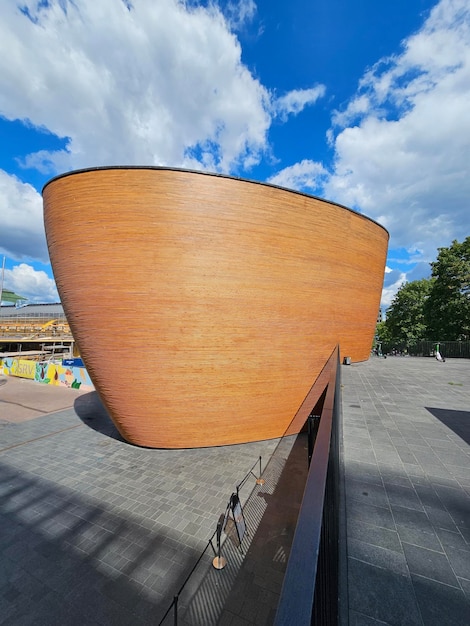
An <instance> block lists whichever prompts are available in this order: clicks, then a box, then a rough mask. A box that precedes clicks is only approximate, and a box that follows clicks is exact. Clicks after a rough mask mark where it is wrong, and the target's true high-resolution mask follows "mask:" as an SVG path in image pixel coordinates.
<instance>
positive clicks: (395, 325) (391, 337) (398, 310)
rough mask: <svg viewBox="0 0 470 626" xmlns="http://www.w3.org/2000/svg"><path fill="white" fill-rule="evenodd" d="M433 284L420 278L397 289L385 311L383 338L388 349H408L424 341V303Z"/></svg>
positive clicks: (425, 332)
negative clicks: (384, 333)
mask: <svg viewBox="0 0 470 626" xmlns="http://www.w3.org/2000/svg"><path fill="white" fill-rule="evenodd" d="M433 284H434V279H432V278H422V279H421V280H414V281H412V282H409V283H404V284H403V285H402V286H401V287H400V288H399V290H398V292H397V294H396V295H395V297H394V299H393V300H392V304H391V305H390V307H389V309H388V310H387V319H386V322H385V326H386V331H387V333H388V336H387V335H385V336H384V341H386V343H387V346H388V347H389V348H391V347H396V348H397V349H404V348H409V347H411V346H414V345H415V344H416V343H417V342H418V341H421V340H422V339H426V335H427V324H426V318H425V303H426V301H427V299H428V297H429V294H430V293H431V290H432V288H433ZM392 344H395V345H394V346H393V345H392Z"/></svg>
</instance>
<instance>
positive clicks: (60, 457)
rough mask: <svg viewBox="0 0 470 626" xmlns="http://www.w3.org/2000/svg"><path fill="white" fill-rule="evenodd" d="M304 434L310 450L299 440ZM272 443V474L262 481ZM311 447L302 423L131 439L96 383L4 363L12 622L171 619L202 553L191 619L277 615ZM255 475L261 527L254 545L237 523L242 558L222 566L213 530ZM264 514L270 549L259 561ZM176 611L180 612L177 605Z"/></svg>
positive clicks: (0, 415) (262, 619)
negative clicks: (177, 441) (53, 380)
mask: <svg viewBox="0 0 470 626" xmlns="http://www.w3.org/2000/svg"><path fill="white" fill-rule="evenodd" d="M57 392H59V394H58V395H54V394H57ZM67 393H68V394H69V395H68V396H67V395H66V394H67ZM59 396H60V397H59ZM35 402H36V405H35ZM66 406H68V408H64V407H66ZM58 409H59V410H58ZM49 411H51V412H49ZM190 427H191V414H190V411H188V428H190ZM299 446H300V449H301V452H302V462H301V463H299V461H298V457H299V455H298V454H293V453H292V452H295V451H296V450H297V449H299ZM260 456H261V463H262V470H263V476H264V478H265V481H266V482H265V484H264V485H262V486H257V485H256V482H255V478H256V476H257V475H259V464H258V462H259V457H260ZM306 456H307V452H306V443H305V441H303V439H302V437H300V438H296V437H288V438H285V439H283V440H279V439H276V440H272V441H266V442H257V443H249V444H244V445H236V446H226V447H219V448H207V449H190V450H152V449H144V448H139V447H136V446H132V445H130V444H128V443H126V442H124V441H123V440H122V439H121V437H120V436H119V434H118V433H117V431H116V429H115V428H114V426H113V424H112V423H111V421H110V420H109V418H108V416H107V414H106V411H105V410H104V408H103V406H102V405H101V403H100V401H99V399H98V396H97V394H96V392H87V393H79V391H78V390H72V389H59V388H56V387H52V386H46V385H44V386H43V385H39V384H38V383H34V382H32V381H27V380H22V379H17V378H13V377H0V624H5V625H6V624H11V625H12V626H20V625H28V626H29V625H30V624H38V625H44V626H53V625H57V626H58V625H60V626H68V625H74V624H77V625H80V626H82V625H84V624H91V625H94V624H96V625H109V626H115V625H117V626H118V625H121V624H122V625H130V624H132V625H133V626H135V625H139V624H142V625H146V624H153V625H154V624H158V623H159V622H160V620H161V619H162V618H163V616H164V614H165V612H166V611H167V609H168V607H169V606H170V604H171V601H172V599H173V596H174V595H175V594H176V593H177V592H178V591H179V589H180V588H181V586H182V584H183V582H184V581H185V579H186V577H187V575H188V573H189V572H190V571H191V570H192V568H193V567H194V565H195V563H197V561H198V559H199V558H200V557H201V555H202V554H203V558H202V560H201V562H200V564H199V566H198V567H197V568H196V570H195V572H194V574H193V575H192V576H191V578H190V580H189V582H188V584H187V585H186V586H185V588H184V592H183V593H182V594H181V596H180V601H179V613H178V617H179V621H178V623H179V624H191V625H198V624H200V625H201V626H202V625H204V626H209V625H210V624H216V623H218V622H219V620H220V623H226V624H228V623H230V622H231V621H232V619H233V620H237V619H240V620H241V621H240V622H238V623H240V624H241V623H245V624H246V623H247V622H246V621H245V619H244V618H243V617H242V615H240V613H241V614H243V615H245V614H248V615H250V619H252V620H255V621H254V622H253V621H252V622H251V623H257V624H263V623H270V621H271V620H272V615H273V612H274V611H275V608H276V606H277V597H278V595H279V591H280V587H281V585H282V577H283V576H282V573H283V570H284V567H285V563H286V560H287V553H288V548H289V543H290V539H291V538H290V534H291V533H293V532H294V529H295V522H296V518H297V509H298V506H299V503H300V499H301V496H302V490H303V484H304V482H305V475H306ZM296 459H297V460H296ZM254 465H255V467H254V469H253V474H251V473H250V470H251V469H252V468H253V466H254ZM297 466H300V467H297ZM302 474H303V476H302ZM246 476H248V479H247V481H246V482H245V484H244V485H243V487H242V488H241V489H240V499H241V501H242V503H243V504H244V505H245V507H244V513H245V517H246V522H247V529H248V533H249V534H247V536H246V537H245V538H244V540H243V553H242V552H241V551H240V550H239V548H238V546H236V545H234V542H233V541H232V540H233V532H232V533H230V534H229V535H228V536H227V537H226V536H225V534H224V535H223V538H224V539H225V543H224V544H223V555H224V557H225V558H226V559H227V562H228V563H227V566H226V567H225V568H224V569H223V570H220V571H219V570H216V569H215V568H213V567H212V559H213V557H214V552H213V550H212V547H211V545H210V544H209V543H208V541H209V539H210V538H211V537H212V535H213V533H214V531H215V529H216V525H217V521H218V519H219V516H220V514H222V513H224V512H225V510H226V506H227V503H228V500H229V498H230V495H231V494H232V493H233V491H234V490H235V488H236V485H238V484H239V483H240V482H241V481H242V480H243V479H244V478H245V477H246ZM299 478H300V480H299ZM286 491H287V492H288V494H289V497H288V498H287V497H286ZM294 496H295V497H294ZM279 499H281V501H282V502H283V503H281V504H277V503H278V502H279ZM266 511H271V512H272V515H271V516H269V515H265V513H266ZM281 518H282V519H281ZM286 519H287V522H286V521H285V520H286ZM269 520H271V522H270V521H269ZM260 525H261V541H262V542H263V543H264V548H263V550H262V557H260V558H258V557H256V558H255V559H252V560H251V563H252V565H251V566H249V567H247V562H249V560H247V559H245V556H246V553H247V552H248V553H250V550H253V549H255V548H256V546H255V545H253V546H252V542H253V539H254V538H255V537H256V536H258V537H259V536H260V534H259V533H257V529H258V526H260ZM206 548H208V549H207V550H206V552H205V553H204V550H205V549H206ZM245 561H247V562H245ZM243 572H245V574H244V573H243ZM255 579H256V580H255ZM247 580H249V581H250V583H249V587H250V588H249V589H248V590H247V589H246V587H247V582H246V581H247ZM235 588H237V589H238V590H239V591H238V592H234V590H235ZM241 596H243V600H244V601H245V603H243V602H241V601H240V597H241ZM234 598H238V600H237V602H236V604H234ZM164 624H165V625H167V624H173V613H172V612H170V613H169V615H168V617H167V618H166V619H165V621H164Z"/></svg>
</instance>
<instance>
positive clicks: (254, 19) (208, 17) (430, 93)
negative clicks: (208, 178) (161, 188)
mask: <svg viewBox="0 0 470 626" xmlns="http://www.w3.org/2000/svg"><path fill="white" fill-rule="evenodd" d="M1 17H2V19H1V20H0V52H1V54H0V256H3V255H4V256H5V257H6V270H5V278H4V286H5V288H8V289H12V290H14V291H16V292H17V293H20V294H22V295H24V296H26V297H28V298H29V300H30V301H31V302H53V301H57V300H58V295H57V291H56V288H55V283H54V280H53V274H52V271H51V267H50V264H49V260H48V254H47V246H46V241H45V236H44V228H43V222H42V198H41V189H42V186H43V185H44V183H45V182H46V181H47V180H49V179H50V178H51V177H53V176H54V175H57V174H60V173H62V172H66V171H70V170H73V169H77V168H82V167H93V166H105V165H127V164H129V165H161V166H170V167H188V168H191V169H201V170H207V171H214V172H221V173H225V174H232V175H235V176H241V177H245V178H249V179H252V180H258V181H266V182H272V183H275V184H278V185H282V186H285V187H288V188H292V189H298V190H300V191H304V192H307V193H311V194H313V195H317V196H320V197H324V198H326V199H329V200H333V201H336V202H339V203H341V204H344V205H346V206H349V207H351V208H353V209H355V210H357V211H360V212H362V213H364V214H365V215H367V216H369V217H371V218H372V219H374V220H376V221H378V222H379V223H381V224H383V225H384V226H385V227H386V228H387V229H388V230H389V232H390V248H389V256H388V260H387V269H386V274H385V281H384V290H383V294H382V303H383V305H384V306H387V305H388V304H389V303H390V301H391V299H392V298H393V295H394V294H395V293H396V291H397V289H398V287H399V286H400V284H402V283H403V282H404V281H405V280H414V279H417V278H422V277H424V276H429V272H430V268H429V262H430V261H433V260H434V259H435V258H436V255H437V248H438V247H441V246H448V245H450V243H451V242H452V241H453V240H454V239H457V240H459V241H462V240H463V239H464V238H465V237H466V236H468V235H469V234H470V232H469V231H470V218H469V214H470V212H469V198H470V6H469V4H468V1H467V0H441V1H440V2H435V1H427V0H394V2H377V0H361V1H355V2H354V1H352V0H315V1H312V0H290V1H289V2H285V0H258V1H257V2H255V1H254V0H241V1H235V0H232V1H224V0H221V1H219V2H217V1H213V2H196V1H195V0H187V1H186V2H177V0H132V1H130V0H126V1H123V0H100V1H99V2H96V0H74V1H73V2H71V1H68V0H41V1H40V2H37V1H32V0H27V1H24V0H23V1H22V2H14V1H11V2H7V3H2V8H1Z"/></svg>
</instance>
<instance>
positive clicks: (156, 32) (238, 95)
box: [0, 0, 271, 173]
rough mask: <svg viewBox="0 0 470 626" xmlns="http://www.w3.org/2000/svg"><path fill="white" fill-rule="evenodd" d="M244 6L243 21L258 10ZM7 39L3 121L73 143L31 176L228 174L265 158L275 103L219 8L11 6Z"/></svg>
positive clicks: (44, 155)
mask: <svg viewBox="0 0 470 626" xmlns="http://www.w3.org/2000/svg"><path fill="white" fill-rule="evenodd" d="M240 6H242V7H243V8H244V11H245V14H246V15H247V16H248V15H249V13H250V11H252V10H253V6H252V3H250V2H248V1H245V2H241V4H240ZM250 7H251V8H250ZM0 41H2V44H1V47H2V49H3V50H8V54H5V53H4V54H2V55H0V85H1V89H0V114H2V115H3V116H4V117H6V118H7V119H9V120H13V119H22V120H30V121H31V123H32V124H34V125H36V126H42V127H45V128H47V129H48V130H49V131H50V132H52V133H54V134H55V135H57V136H58V137H61V138H67V145H66V149H65V150H60V151H55V152H48V151H41V152H37V153H35V154H32V155H29V156H28V157H26V159H25V160H24V165H25V166H27V167H37V168H40V169H41V170H42V171H43V172H46V171H47V172H49V173H56V172H61V171H64V170H67V169H73V168H80V167H88V166H95V165H110V164H145V165H171V166H186V167H196V166H197V167H206V168H208V169H213V170H216V171H221V172H229V171H233V170H236V169H237V168H238V167H249V166H251V165H253V164H255V163H257V162H258V160H259V159H260V156H261V155H262V153H263V151H264V150H265V149H266V145H267V137H266V136H267V131H268V128H269V125H270V122H271V118H270V113H269V110H270V107H271V96H270V94H269V92H268V91H267V90H266V89H265V88H264V87H263V86H262V85H261V83H260V82H259V81H258V80H257V79H256V78H254V77H253V76H252V74H251V73H250V71H249V70H248V69H247V68H246V67H245V66H244V65H243V63H242V61H241V48H240V44H239V42H238V40H237V38H236V37H235V36H234V35H233V33H232V32H231V30H230V26H229V24H228V22H227V21H226V19H225V18H224V16H223V15H222V13H221V12H220V11H219V9H218V8H217V7H216V6H215V4H213V3H209V4H208V6H207V7H203V6H191V3H182V2H178V0H159V1H158V2H154V1H153V0H133V2H132V3H130V2H120V1H118V0H100V1H99V2H95V1H93V0H74V2H72V1H71V0H69V1H68V0H50V1H49V2H47V3H45V2H44V3H43V2H41V3H38V2H36V1H35V0H34V1H33V0H29V1H27V2H21V3H15V2H11V3H7V5H6V6H5V7H4V8H3V11H2V20H1V22H0Z"/></svg>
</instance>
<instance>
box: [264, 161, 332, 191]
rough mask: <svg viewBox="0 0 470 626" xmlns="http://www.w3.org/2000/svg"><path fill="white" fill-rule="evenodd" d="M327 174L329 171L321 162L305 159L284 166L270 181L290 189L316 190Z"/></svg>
mask: <svg viewBox="0 0 470 626" xmlns="http://www.w3.org/2000/svg"><path fill="white" fill-rule="evenodd" d="M327 175H328V172H327V170H326V169H325V168H324V167H323V165H322V164H321V163H317V162H315V161H310V160H308V159H304V160H303V161H301V162H300V163H295V164H294V165H292V166H290V167H286V168H284V169H283V170H281V171H280V172H278V173H277V174H276V175H275V176H272V177H271V178H270V179H269V181H268V182H270V183H272V184H273V185H279V186H280V187H287V188H288V189H297V190H302V189H303V190H308V191H314V190H315V189H318V188H319V187H320V186H321V185H322V184H323V180H324V179H325V177H326V176H327Z"/></svg>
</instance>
